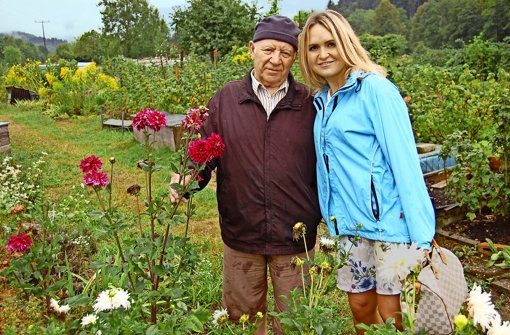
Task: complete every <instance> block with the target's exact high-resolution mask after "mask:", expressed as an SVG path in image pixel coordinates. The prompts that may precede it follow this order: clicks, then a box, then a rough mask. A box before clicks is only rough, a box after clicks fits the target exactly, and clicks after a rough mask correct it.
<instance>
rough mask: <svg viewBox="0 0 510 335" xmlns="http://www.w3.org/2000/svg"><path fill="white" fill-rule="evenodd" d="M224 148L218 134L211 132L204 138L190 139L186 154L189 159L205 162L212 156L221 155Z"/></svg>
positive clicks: (212, 157) (200, 162) (198, 162)
mask: <svg viewBox="0 0 510 335" xmlns="http://www.w3.org/2000/svg"><path fill="white" fill-rule="evenodd" d="M224 150H225V144H224V143H223V140H222V139H221V137H220V135H218V134H216V133H212V134H211V136H209V137H208V138H207V139H205V140H194V141H191V143H190V144H189V147H188V154H189V156H190V158H191V160H192V161H193V162H195V163H197V164H205V163H207V162H209V161H211V160H212V159H214V158H218V157H221V155H223V151H224Z"/></svg>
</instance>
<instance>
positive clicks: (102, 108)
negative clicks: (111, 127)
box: [99, 105, 104, 129]
mask: <svg viewBox="0 0 510 335" xmlns="http://www.w3.org/2000/svg"><path fill="white" fill-rule="evenodd" d="M99 110H100V111H99V115H100V117H101V129H103V128H104V105H101V107H99Z"/></svg>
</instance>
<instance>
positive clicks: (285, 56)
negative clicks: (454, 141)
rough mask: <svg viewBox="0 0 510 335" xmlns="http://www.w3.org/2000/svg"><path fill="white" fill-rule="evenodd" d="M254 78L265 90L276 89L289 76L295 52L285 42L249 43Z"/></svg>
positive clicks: (265, 41)
mask: <svg viewBox="0 0 510 335" xmlns="http://www.w3.org/2000/svg"><path fill="white" fill-rule="evenodd" d="M250 54H251V59H252V60H253V66H254V76H255V78H256V79H257V80H258V81H260V83H261V84H262V85H264V87H265V88H267V89H276V88H278V87H279V86H280V85H281V84H282V83H283V81H284V80H286V79H287V76H288V75H289V71H290V68H291V66H292V63H294V60H295V59H296V50H294V47H293V46H292V45H290V44H289V43H287V42H282V41H278V40H269V39H266V40H260V41H257V42H252V41H250Z"/></svg>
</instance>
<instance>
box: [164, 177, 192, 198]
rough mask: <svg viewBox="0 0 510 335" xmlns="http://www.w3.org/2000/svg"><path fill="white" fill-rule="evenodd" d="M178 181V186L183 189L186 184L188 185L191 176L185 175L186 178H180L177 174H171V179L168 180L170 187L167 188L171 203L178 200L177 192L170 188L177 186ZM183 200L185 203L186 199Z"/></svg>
mask: <svg viewBox="0 0 510 335" xmlns="http://www.w3.org/2000/svg"><path fill="white" fill-rule="evenodd" d="M179 179H182V180H181V181H180V184H181V186H182V187H183V188H184V187H186V186H188V183H189V181H190V179H191V176H190V175H187V176H186V177H184V178H181V175H180V174H177V173H173V174H172V177H171V178H170V186H169V188H168V191H169V193H170V201H171V202H172V203H174V202H176V201H177V200H178V199H179V192H177V191H176V190H174V189H173V188H172V184H178V183H179ZM183 200H184V201H186V199H184V198H183Z"/></svg>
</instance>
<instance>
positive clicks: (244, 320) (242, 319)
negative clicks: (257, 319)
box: [239, 314, 250, 324]
mask: <svg viewBox="0 0 510 335" xmlns="http://www.w3.org/2000/svg"><path fill="white" fill-rule="evenodd" d="M248 321H250V316H249V315H248V314H243V315H241V317H240V318H239V323H240V324H244V323H247V322H248Z"/></svg>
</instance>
